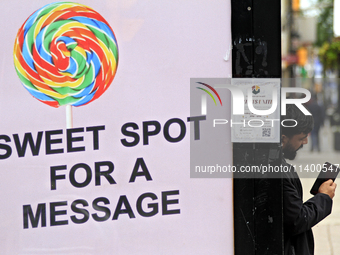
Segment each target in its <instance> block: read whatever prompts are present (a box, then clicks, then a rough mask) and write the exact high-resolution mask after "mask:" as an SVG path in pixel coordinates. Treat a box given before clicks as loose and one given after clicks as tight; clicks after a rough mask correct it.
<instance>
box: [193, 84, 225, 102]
mask: <svg viewBox="0 0 340 255" xmlns="http://www.w3.org/2000/svg"><path fill="white" fill-rule="evenodd" d="M197 83H198V84H201V85H203V86H206V87H207V88H209V89H210V90H211V91H212V92H213V93H214V94H215V95H216V96H217V98H218V100H219V101H220V104H221V106H222V100H221V97H220V95H219V94H218V93H217V91H216V90H215V89H214V88H213V87H212V86H210V85H208V84H206V83H203V82H197ZM196 88H198V89H201V90H203V91H204V92H206V93H207V94H208V95H209V96H210V97H211V98H212V99H213V100H214V102H215V105H217V103H216V100H215V97H214V95H213V94H212V93H211V92H210V91H209V90H207V89H204V88H201V87H196Z"/></svg>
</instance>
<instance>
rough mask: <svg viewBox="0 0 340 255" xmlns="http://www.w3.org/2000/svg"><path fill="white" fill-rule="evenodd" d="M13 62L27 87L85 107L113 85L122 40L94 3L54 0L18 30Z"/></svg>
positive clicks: (43, 97) (47, 98) (39, 95)
mask: <svg viewBox="0 0 340 255" xmlns="http://www.w3.org/2000/svg"><path fill="white" fill-rule="evenodd" d="M14 65H15V69H16V71H17V74H18V76H19V78H20V80H21V82H22V83H23V85H24V87H25V88H26V89H27V90H28V91H29V92H30V93H31V95H33V96H34V97H35V98H36V99H38V100H39V101H41V102H43V103H45V104H48V105H50V106H53V107H59V106H61V105H72V106H81V105H85V104H88V103H90V102H92V101H93V100H95V99H97V98H98V97H100V96H101V95H102V94H103V93H104V92H105V91H106V90H107V88H108V87H109V86H110V84H111V82H112V80H113V78H114V76H115V74H116V70H117V65H118V46H117V41H116V38H115V35H114V33H113V31H112V29H111V27H110V25H109V24H108V23H107V22H106V20H105V19H104V18H103V17H102V16H101V15H100V14H99V13H97V12H96V11H94V10H92V9H91V8H89V7H87V6H85V5H81V4H77V3H72V2H57V3H52V4H49V5H46V6H44V7H42V8H41V9H39V10H37V11H36V12H34V13H33V14H32V15H31V16H30V17H29V18H28V19H27V20H26V21H25V23H24V24H23V25H22V27H21V28H20V29H19V31H18V34H17V37H16V40H15V45H14Z"/></svg>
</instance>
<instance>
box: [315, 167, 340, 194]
mask: <svg viewBox="0 0 340 255" xmlns="http://www.w3.org/2000/svg"><path fill="white" fill-rule="evenodd" d="M339 171H340V169H339V167H337V166H335V165H333V164H331V163H329V162H326V163H325V164H323V167H322V169H321V171H320V173H319V176H318V178H316V180H315V182H314V185H313V187H312V189H311V190H310V193H311V194H312V195H315V194H317V193H318V191H319V188H320V186H321V184H322V183H324V182H325V181H328V180H329V179H332V180H333V181H334V180H335V179H336V177H337V176H338V173H339Z"/></svg>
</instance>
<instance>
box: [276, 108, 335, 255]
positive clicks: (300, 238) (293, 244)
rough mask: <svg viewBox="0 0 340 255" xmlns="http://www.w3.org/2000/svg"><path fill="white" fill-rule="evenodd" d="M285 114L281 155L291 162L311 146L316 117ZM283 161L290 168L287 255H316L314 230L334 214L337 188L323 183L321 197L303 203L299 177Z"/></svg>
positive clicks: (286, 197)
mask: <svg viewBox="0 0 340 255" xmlns="http://www.w3.org/2000/svg"><path fill="white" fill-rule="evenodd" d="M286 113H287V114H286V115H285V116H282V120H285V122H284V123H285V126H286V127H282V140H281V142H282V152H283V157H284V158H287V159H290V160H292V159H294V158H295V156H296V153H297V151H298V150H299V149H300V148H302V146H303V145H304V144H307V142H308V138H307V136H308V133H310V132H311V130H312V128H313V117H312V116H310V115H309V116H305V115H304V114H303V113H302V112H301V111H300V110H299V109H298V108H297V107H296V106H295V105H287V110H286ZM289 120H291V121H289ZM292 120H295V121H292ZM289 122H291V124H289ZM288 126H294V127H288ZM284 158H283V159H282V161H283V162H282V164H283V165H285V166H289V167H290V171H289V172H287V173H284V178H283V216H284V249H285V255H309V254H314V239H313V232H312V227H313V226H314V225H316V224H317V223H319V222H320V221H321V220H323V219H324V218H325V217H326V216H328V215H329V214H330V213H331V210H332V203H333V201H332V199H333V197H334V194H335V193H334V192H335V188H336V184H335V183H334V182H333V181H332V180H328V181H326V182H324V183H323V184H322V185H321V186H320V188H319V192H318V194H316V195H315V196H314V197H313V198H311V199H309V200H308V201H306V202H305V203H303V201H302V197H303V195H302V186H301V182H300V179H299V176H298V175H297V173H296V172H295V169H294V168H293V167H292V166H291V165H289V164H288V163H287V162H286V160H285V159H284Z"/></svg>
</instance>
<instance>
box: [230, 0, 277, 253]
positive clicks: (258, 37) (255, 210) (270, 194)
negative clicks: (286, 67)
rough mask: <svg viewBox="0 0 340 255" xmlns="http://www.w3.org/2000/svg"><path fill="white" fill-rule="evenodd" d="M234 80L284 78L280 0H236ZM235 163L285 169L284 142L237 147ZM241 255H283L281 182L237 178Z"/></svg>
mask: <svg viewBox="0 0 340 255" xmlns="http://www.w3.org/2000/svg"><path fill="white" fill-rule="evenodd" d="M231 3H232V11H231V13H232V42H233V52H232V54H233V58H232V61H233V64H232V65H233V78H281V5H280V0H244V1H240V0H232V1H231ZM233 155H234V156H233V161H234V165H235V166H236V167H237V168H238V169H239V167H240V166H246V165H258V166H259V165H261V164H262V165H268V164H270V165H272V166H275V165H280V164H281V146H280V143H234V144H233ZM234 236H235V254H236V255H244V254H247V255H255V254H256V255H264V254H283V217H282V180H281V179H279V178H278V179H273V178H262V179H260V178H255V176H252V175H249V174H248V175H247V176H245V175H244V176H240V175H238V176H235V178H234Z"/></svg>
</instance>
